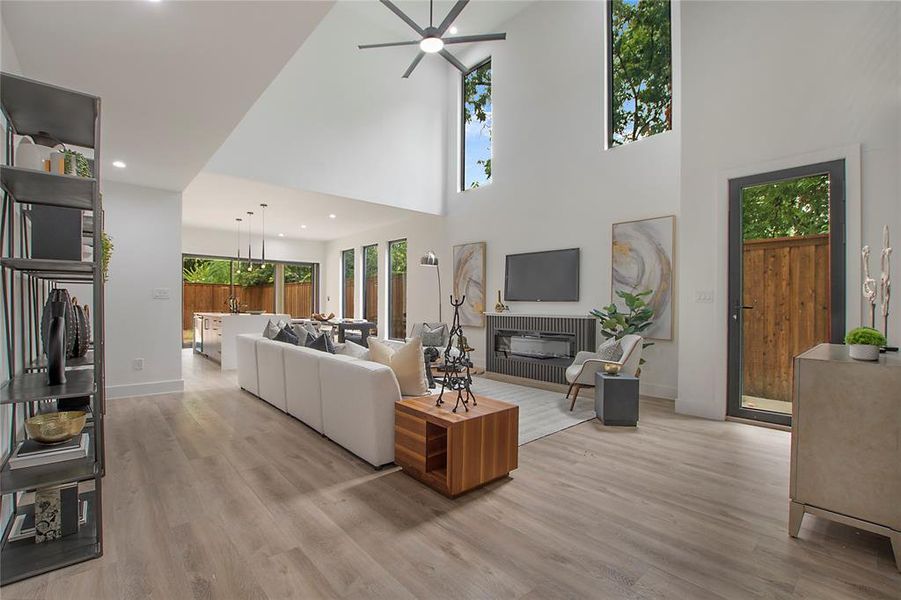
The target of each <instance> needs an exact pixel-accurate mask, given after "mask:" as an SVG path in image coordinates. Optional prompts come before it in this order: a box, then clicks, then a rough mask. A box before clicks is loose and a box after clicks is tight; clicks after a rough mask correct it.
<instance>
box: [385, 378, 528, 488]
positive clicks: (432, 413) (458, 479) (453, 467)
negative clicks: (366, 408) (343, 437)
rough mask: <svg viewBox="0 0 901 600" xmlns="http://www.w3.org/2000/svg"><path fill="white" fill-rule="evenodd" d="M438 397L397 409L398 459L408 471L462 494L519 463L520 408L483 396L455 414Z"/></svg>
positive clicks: (399, 404)
mask: <svg viewBox="0 0 901 600" xmlns="http://www.w3.org/2000/svg"><path fill="white" fill-rule="evenodd" d="M435 399H436V397H435V396H424V397H422V398H404V399H403V400H400V401H399V402H397V403H396V404H395V409H394V461H395V462H396V463H397V464H398V465H400V466H401V467H403V470H404V472H405V473H407V474H408V475H410V476H412V477H415V478H416V479H418V480H420V481H422V482H423V483H425V484H426V485H428V486H430V487H432V488H434V489H436V490H438V491H439V492H441V493H442V494H445V495H447V496H451V497H453V496H458V495H460V494H462V493H464V492H467V491H469V490H472V489H474V488H477V487H479V486H481V485H484V484H486V483H488V482H490V481H494V480H495V479H499V478H501V477H505V476H506V475H507V474H508V473H510V471H512V470H514V469H515V468H516V467H517V461H518V458H519V407H518V406H516V405H515V404H508V403H506V402H501V401H499V400H493V399H491V398H485V397H483V396H478V397H477V398H476V401H477V402H478V405H477V406H470V409H469V412H466V411H465V410H464V409H463V407H462V406H461V407H460V408H459V409H458V410H457V412H456V413H454V412H451V410H450V408H444V407H437V406H435Z"/></svg>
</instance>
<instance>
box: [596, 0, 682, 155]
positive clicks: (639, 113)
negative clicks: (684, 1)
mask: <svg viewBox="0 0 901 600" xmlns="http://www.w3.org/2000/svg"><path fill="white" fill-rule="evenodd" d="M611 6H612V21H613V28H612V42H613V43H612V51H613V65H612V66H613V102H612V104H613V132H612V145H620V144H625V143H627V142H631V141H635V140H637V139H640V138H643V137H647V136H649V135H654V134H655V133H660V132H662V131H667V130H669V129H672V103H673V98H672V44H671V40H670V3H669V1H668V0H612V2H611Z"/></svg>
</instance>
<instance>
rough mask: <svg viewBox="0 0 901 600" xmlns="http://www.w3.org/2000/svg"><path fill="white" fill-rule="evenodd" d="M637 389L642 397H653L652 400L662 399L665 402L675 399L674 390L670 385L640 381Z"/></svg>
mask: <svg viewBox="0 0 901 600" xmlns="http://www.w3.org/2000/svg"><path fill="white" fill-rule="evenodd" d="M639 387H640V393H641V395H642V396H653V397H654V398H664V399H666V400H675V399H676V388H674V387H672V386H670V385H660V384H657V383H649V382H645V381H641V382H640V383H639Z"/></svg>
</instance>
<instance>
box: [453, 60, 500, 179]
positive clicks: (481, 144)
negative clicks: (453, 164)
mask: <svg viewBox="0 0 901 600" xmlns="http://www.w3.org/2000/svg"><path fill="white" fill-rule="evenodd" d="M461 120H462V137H463V143H462V144H461V154H462V156H461V159H460V162H461V164H462V165H463V168H462V169H460V171H461V182H460V188H461V190H468V189H470V188H477V187H479V186H482V185H487V184H489V183H491V123H492V118H491V59H490V58H489V59H488V60H486V61H484V62H482V63H480V64H478V65H476V66H475V67H474V68H473V69H472V70H471V71H469V72H468V73H466V74H465V75H463V115H462V119H461Z"/></svg>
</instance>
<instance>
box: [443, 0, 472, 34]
mask: <svg viewBox="0 0 901 600" xmlns="http://www.w3.org/2000/svg"><path fill="white" fill-rule="evenodd" d="M467 4H469V0H457V3H456V4H454V5H453V7H451V9H450V12H449V13H447V16H446V17H444V20H443V21H441V25H439V26H438V36H439V37H440V36H442V35H444V32H445V31H447V29H448V27H450V26H451V23H453V22H454V20H455V19H456V18H457V17H459V16H460V13H461V12H463V9H464V8H466V5H467Z"/></svg>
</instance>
